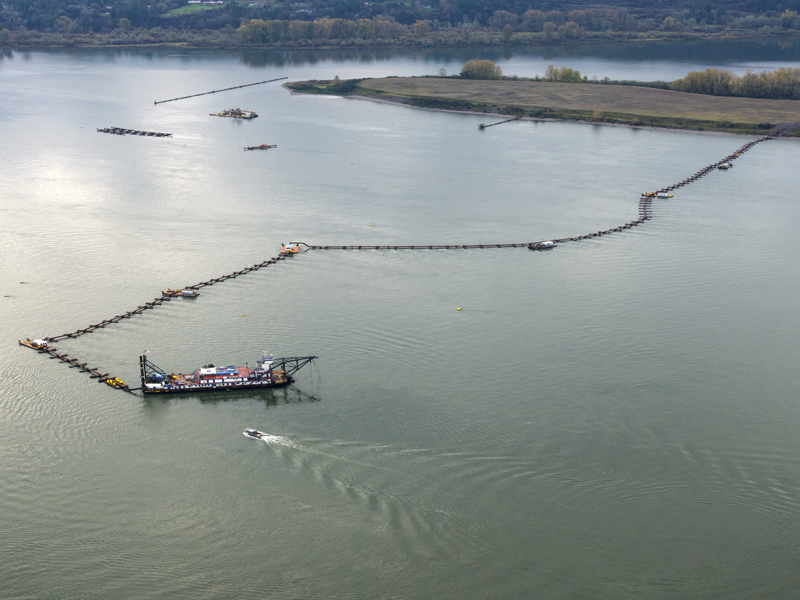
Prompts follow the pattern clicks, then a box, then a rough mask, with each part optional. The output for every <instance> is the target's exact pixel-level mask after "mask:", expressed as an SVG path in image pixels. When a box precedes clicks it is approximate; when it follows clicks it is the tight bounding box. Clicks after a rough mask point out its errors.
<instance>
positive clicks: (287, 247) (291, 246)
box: [281, 242, 300, 256]
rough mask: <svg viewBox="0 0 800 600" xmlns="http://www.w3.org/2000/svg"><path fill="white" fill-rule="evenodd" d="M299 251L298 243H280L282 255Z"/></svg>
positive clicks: (289, 254)
mask: <svg viewBox="0 0 800 600" xmlns="http://www.w3.org/2000/svg"><path fill="white" fill-rule="evenodd" d="M298 252H300V244H298V243H296V242H289V243H288V244H281V254H282V255H284V256H291V255H292V254H297V253H298Z"/></svg>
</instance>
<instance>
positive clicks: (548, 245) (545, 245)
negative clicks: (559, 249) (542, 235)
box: [528, 240, 558, 250]
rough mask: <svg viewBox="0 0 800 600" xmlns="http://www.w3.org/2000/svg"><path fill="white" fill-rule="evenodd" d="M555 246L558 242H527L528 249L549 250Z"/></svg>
mask: <svg viewBox="0 0 800 600" xmlns="http://www.w3.org/2000/svg"><path fill="white" fill-rule="evenodd" d="M556 246H558V244H556V243H555V242H551V241H550V240H548V241H546V242H536V243H534V244H528V250H551V249H553V248H555V247H556Z"/></svg>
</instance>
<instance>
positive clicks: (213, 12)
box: [0, 0, 800, 46]
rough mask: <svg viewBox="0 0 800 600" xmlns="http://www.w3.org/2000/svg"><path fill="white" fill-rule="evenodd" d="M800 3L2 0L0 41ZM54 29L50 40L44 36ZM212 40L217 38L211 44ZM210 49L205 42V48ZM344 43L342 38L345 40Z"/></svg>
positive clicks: (394, 27) (548, 18) (386, 37)
mask: <svg viewBox="0 0 800 600" xmlns="http://www.w3.org/2000/svg"><path fill="white" fill-rule="evenodd" d="M798 12H800V0H742V1H741V2H739V3H737V4H735V5H733V4H730V3H728V4H727V5H726V3H724V2H720V1H719V0H629V1H623V0H606V2H605V3H604V4H592V5H591V6H589V5H581V4H577V3H574V2H566V1H562V0H481V1H478V0H414V1H405V2H400V1H388V2H380V1H374V2H369V1H367V2H365V1H363V0H306V1H294V0H283V1H281V0H244V1H242V2H237V1H225V0H216V1H215V2H214V1H209V0H204V1H203V2H202V3H201V2H200V1H199V0H192V2H191V3H190V2H189V0H150V1H149V2H148V0H103V2H102V3H100V2H97V1H93V0H2V1H1V2H0V45H14V44H15V43H17V44H18V43H24V42H25V41H26V40H35V39H43V40H49V41H50V42H52V43H69V42H70V40H72V41H74V42H75V43H84V42H86V40H87V39H89V38H95V39H101V40H102V41H104V42H105V43H153V42H184V43H186V42H188V43H192V42H193V39H194V38H192V37H191V35H188V34H189V33H192V32H193V33H194V34H197V35H198V37H197V38H196V39H194V41H195V42H198V41H199V42H202V41H203V40H205V41H206V42H208V43H210V44H213V45H295V46H296V45H325V44H329V43H330V42H331V41H337V42H344V41H346V42H347V43H348V44H356V45H357V44H359V43H362V44H368V43H376V42H379V41H382V42H384V43H386V42H394V43H398V42H399V43H408V42H411V43H416V44H425V43H428V44H430V43H434V44H445V43H476V42H477V43H530V42H533V41H544V42H548V41H562V40H571V39H579V38H582V37H585V36H595V37H596V36H597V35H599V34H606V35H607V36H609V37H611V36H613V35H617V36H619V35H620V34H626V35H628V37H631V36H632V34H641V33H642V32H661V33H664V34H671V35H673V36H679V35H688V34H692V33H720V32H725V31H745V32H751V33H756V34H762V35H764V34H767V35H770V34H779V33H788V32H791V31H793V30H800V17H799V16H798V14H797V13H798ZM37 33H38V34H47V35H46V36H41V35H39V36H38V38H37V35H36V34H37ZM209 40H210V41H209ZM201 45H202V44H201ZM339 45H342V44H339Z"/></svg>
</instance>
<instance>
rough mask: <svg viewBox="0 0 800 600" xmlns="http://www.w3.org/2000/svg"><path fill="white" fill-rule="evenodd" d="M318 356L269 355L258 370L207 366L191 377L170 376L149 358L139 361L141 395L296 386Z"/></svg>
mask: <svg viewBox="0 0 800 600" xmlns="http://www.w3.org/2000/svg"><path fill="white" fill-rule="evenodd" d="M316 358H319V357H317V356H292V357H284V358H274V357H273V356H272V355H271V354H267V353H266V352H262V353H261V360H259V361H257V362H256V368H255V369H251V368H250V367H247V366H244V367H234V366H230V367H215V366H214V365H206V366H204V367H201V368H199V369H195V370H194V371H193V372H192V373H170V374H167V373H166V371H164V370H162V369H160V368H159V367H157V366H156V365H155V364H153V363H152V362H150V361H149V360H148V359H147V357H146V356H144V355H142V356H140V357H139V367H140V371H141V378H142V392H143V393H145V394H169V393H179V392H210V391H214V390H240V389H253V388H267V387H282V386H285V385H289V384H290V383H292V382H294V374H295V373H297V371H299V370H300V369H302V368H303V367H304V366H306V365H307V364H309V363H311V362H312V361H313V360H314V359H316Z"/></svg>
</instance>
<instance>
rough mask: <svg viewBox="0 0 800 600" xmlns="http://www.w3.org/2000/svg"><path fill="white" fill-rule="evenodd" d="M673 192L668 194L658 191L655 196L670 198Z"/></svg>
mask: <svg viewBox="0 0 800 600" xmlns="http://www.w3.org/2000/svg"><path fill="white" fill-rule="evenodd" d="M674 195H675V194H668V193H667V192H658V193H657V194H656V198H672V197H673V196H674Z"/></svg>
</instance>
